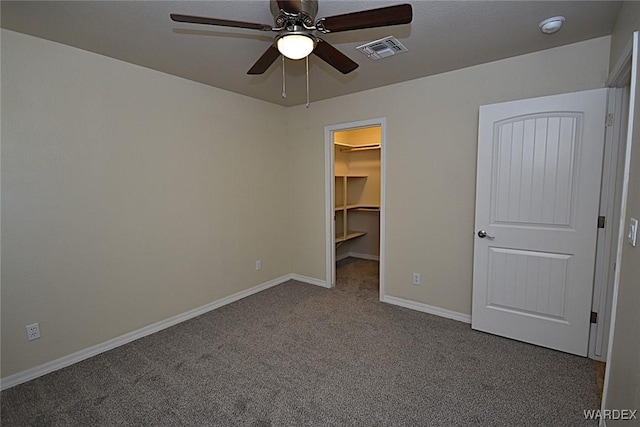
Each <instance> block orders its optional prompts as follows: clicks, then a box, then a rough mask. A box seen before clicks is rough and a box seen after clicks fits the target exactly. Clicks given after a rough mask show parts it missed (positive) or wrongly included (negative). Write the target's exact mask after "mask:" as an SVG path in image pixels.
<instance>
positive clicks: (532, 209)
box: [471, 89, 607, 356]
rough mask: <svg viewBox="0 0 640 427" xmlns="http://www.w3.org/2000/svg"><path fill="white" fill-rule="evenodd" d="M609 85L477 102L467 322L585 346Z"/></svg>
mask: <svg viewBox="0 0 640 427" xmlns="http://www.w3.org/2000/svg"><path fill="white" fill-rule="evenodd" d="M606 94H607V90H606V89H596V90H590V91H585V92H577V93H569V94H563V95H554V96H548V97H543V98H536V99H527V100H521V101H513V102H505V103H501V104H493V105H485V106H481V107H480V120H479V130H478V170H477V188H476V230H475V231H476V236H475V245H474V270H473V309H472V323H471V324H472V327H473V329H477V330H480V331H485V332H489V333H492V334H496V335H501V336H505V337H508V338H513V339H516V340H520V341H525V342H528V343H532V344H537V345H540V346H543V347H549V348H553V349H556V350H561V351H565V352H568V353H573V354H578V355H581V356H586V355H587V349H588V339H589V322H590V314H591V296H592V289H593V274H594V263H595V248H596V234H597V233H596V232H597V220H598V204H599V194H600V180H601V171H602V157H603V148H604V128H605V115H606ZM481 236H484V237H481Z"/></svg>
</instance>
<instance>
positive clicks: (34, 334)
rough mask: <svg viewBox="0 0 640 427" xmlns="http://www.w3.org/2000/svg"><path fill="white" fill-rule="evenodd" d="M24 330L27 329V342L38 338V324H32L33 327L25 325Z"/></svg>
mask: <svg viewBox="0 0 640 427" xmlns="http://www.w3.org/2000/svg"><path fill="white" fill-rule="evenodd" d="M26 329H27V340H28V341H33V340H37V339H38V338H40V325H39V324H37V323H34V324H33V325H27V326H26Z"/></svg>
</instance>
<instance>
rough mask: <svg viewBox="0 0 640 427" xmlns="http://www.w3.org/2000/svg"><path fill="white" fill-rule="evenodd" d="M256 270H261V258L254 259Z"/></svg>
mask: <svg viewBox="0 0 640 427" xmlns="http://www.w3.org/2000/svg"><path fill="white" fill-rule="evenodd" d="M257 270H262V261H261V260H257V261H256V271H257Z"/></svg>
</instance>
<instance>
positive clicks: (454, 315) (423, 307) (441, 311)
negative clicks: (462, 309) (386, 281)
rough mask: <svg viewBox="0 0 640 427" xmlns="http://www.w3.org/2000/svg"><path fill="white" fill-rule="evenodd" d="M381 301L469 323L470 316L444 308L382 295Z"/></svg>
mask: <svg viewBox="0 0 640 427" xmlns="http://www.w3.org/2000/svg"><path fill="white" fill-rule="evenodd" d="M381 301H382V302H386V303H389V304H393V305H398V306H400V307H405V308H410V309H412V310H417V311H421V312H423V313H429V314H434V315H436V316H440V317H446V318H447V319H453V320H457V321H459V322H464V323H471V316H470V315H468V314H464V313H459V312H457V311H451V310H447V309H445V308H440V307H435V306H433V305H429V304H423V303H421V302H415V301H410V300H406V299H403V298H398V297H392V296H389V295H384V296H383V297H382V299H381Z"/></svg>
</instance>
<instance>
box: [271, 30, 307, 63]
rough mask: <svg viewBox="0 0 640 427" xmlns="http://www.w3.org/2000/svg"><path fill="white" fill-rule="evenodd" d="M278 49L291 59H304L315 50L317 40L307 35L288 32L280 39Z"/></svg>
mask: <svg viewBox="0 0 640 427" xmlns="http://www.w3.org/2000/svg"><path fill="white" fill-rule="evenodd" d="M277 46H278V50H279V51H280V53H281V54H283V55H284V56H286V57H287V58H289V59H302V58H304V57H305V56H308V55H309V54H310V53H311V52H313V48H314V47H315V41H314V40H313V39H312V38H311V37H309V36H305V35H301V34H288V35H286V36H284V37H281V38H279V39H278V42H277Z"/></svg>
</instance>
